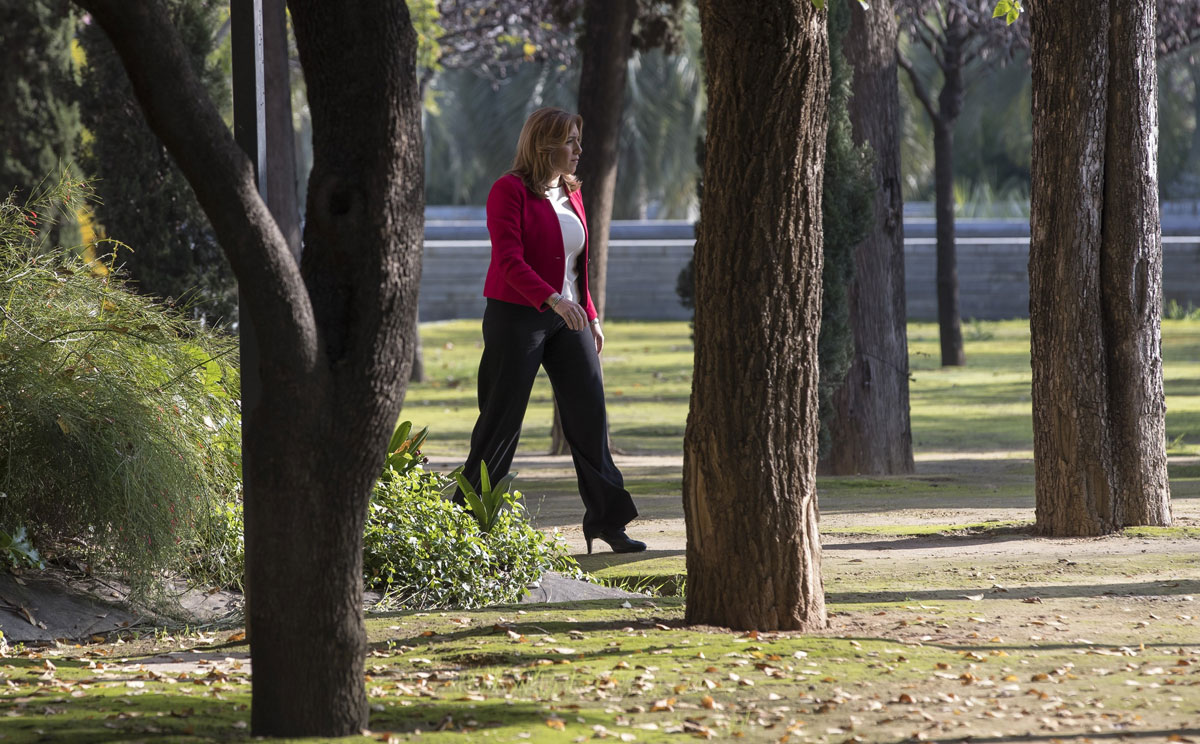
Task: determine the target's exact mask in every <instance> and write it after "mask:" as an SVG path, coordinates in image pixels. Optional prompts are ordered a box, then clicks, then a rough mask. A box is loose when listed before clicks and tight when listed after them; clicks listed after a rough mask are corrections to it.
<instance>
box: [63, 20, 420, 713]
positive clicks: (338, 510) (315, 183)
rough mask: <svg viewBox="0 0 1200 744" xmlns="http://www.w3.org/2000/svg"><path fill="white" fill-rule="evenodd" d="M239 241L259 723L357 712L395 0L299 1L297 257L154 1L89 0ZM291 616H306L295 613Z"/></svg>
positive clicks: (401, 281) (194, 180) (402, 221)
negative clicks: (253, 390) (305, 182)
mask: <svg viewBox="0 0 1200 744" xmlns="http://www.w3.org/2000/svg"><path fill="white" fill-rule="evenodd" d="M80 5H82V6H83V7H84V8H85V9H86V10H88V11H89V12H91V14H92V16H93V18H95V19H96V21H97V22H98V23H99V24H100V25H101V26H102V27H103V28H104V30H105V31H106V32H107V33H108V34H109V36H110V38H112V40H113V44H114V46H115V47H116V48H117V50H118V52H119V53H120V55H121V58H122V61H123V63H124V65H125V68H126V70H127V71H128V72H129V75H130V78H131V81H132V83H133V87H134V90H135V92H136V93H137V96H138V99H139V101H140V103H141V105H142V108H143V109H144V110H145V112H146V115H147V120H148V121H149V123H150V125H151V127H152V128H153V129H154V131H155V133H156V134H157V135H158V136H159V137H160V138H161V139H162V140H163V142H164V144H165V145H166V146H167V148H168V150H169V151H170V153H171V155H172V157H174V158H175V160H176V161H177V162H178V164H179V166H180V168H181V170H182V171H183V172H184V174H185V175H186V177H187V179H188V181H189V183H191V184H192V187H193V188H194V189H195V191H196V195H197V197H198V198H199V201H200V203H201V205H202V206H203V207H204V210H205V212H206V213H207V214H208V215H209V218H210V219H211V221H212V224H213V228H214V229H215V231H216V233H217V235H218V237H219V238H220V241H221V246H222V248H223V250H224V251H225V252H226V254H227V255H228V256H229V258H230V262H231V264H232V265H233V269H234V271H235V273H236V274H237V277H238V281H239V282H240V283H241V285H242V286H244V287H249V288H251V289H252V290H253V291H249V292H246V293H244V297H245V299H246V304H247V308H248V312H249V314H250V315H251V316H252V317H253V318H254V323H255V328H256V331H257V335H258V339H259V346H260V353H261V365H260V372H261V379H262V388H263V389H262V400H261V403H260V405H259V406H258V407H256V408H254V409H252V410H245V411H243V420H244V423H243V431H244V442H245V449H244V451H243V453H242V455H243V460H242V466H243V479H244V480H243V483H244V488H245V497H246V498H245V506H246V545H247V556H246V562H247V579H248V581H249V583H250V584H251V585H252V586H253V587H254V602H253V603H252V604H251V606H250V609H249V611H250V613H251V617H250V618H249V619H250V622H251V623H252V624H253V627H254V638H253V639H252V641H251V659H252V661H253V664H254V682H253V690H252V695H253V701H252V702H253V705H252V713H251V715H252V729H253V732H254V734H256V735H262V736H345V735H351V734H358V733H359V732H360V731H361V730H362V729H363V728H365V727H366V725H367V716H368V707H367V698H366V692H365V689H364V686H363V671H364V670H363V663H364V658H365V654H366V633H365V629H364V627H363V617H362V580H363V577H362V532H363V523H364V521H365V516H366V508H367V502H368V499H369V497H370V492H371V487H372V485H373V483H374V481H375V479H376V477H377V476H378V474H379V469H380V466H381V464H382V462H383V457H384V450H385V449H386V446H387V441H388V438H389V436H390V434H391V431H392V426H393V425H394V424H395V420H396V415H397V413H398V412H399V407H400V399H401V398H402V395H403V391H404V387H405V381H406V379H407V375H408V362H409V360H410V359H411V354H412V340H411V339H410V338H408V337H407V336H408V330H409V328H410V325H409V320H410V318H411V316H412V314H413V313H415V312H416V298H417V282H418V280H419V277H420V256H421V236H422V223H423V194H422V146H421V134H420V125H419V113H420V109H419V101H418V99H417V84H416V71H415V66H416V44H417V40H416V33H415V32H414V31H413V29H412V24H411V22H410V20H409V16H408V10H407V6H406V5H404V4H403V3H377V4H373V5H372V6H371V8H370V9H369V10H366V9H363V8H362V7H361V6H360V5H357V4H356V5H354V6H353V8H351V9H349V10H347V8H345V7H343V6H341V5H336V6H335V5H331V4H328V3H320V2H314V1H313V0H308V1H302V0H293V2H292V3H291V6H290V7H291V10H292V19H293V22H294V27H295V30H296V40H297V45H298V47H299V50H300V58H301V62H302V64H303V67H304V71H305V80H306V83H307V88H308V99H309V105H310V107H311V109H312V113H313V150H314V165H313V172H312V177H311V180H310V184H311V186H310V189H309V200H308V213H307V214H308V219H307V220H306V224H305V236H304V245H305V250H304V256H303V263H302V265H297V263H296V261H295V259H294V257H293V256H292V254H291V253H290V251H289V250H288V246H287V243H286V242H285V240H284V238H283V235H282V234H281V233H280V231H279V229H278V227H277V226H276V224H275V221H274V219H272V218H271V216H270V213H269V212H268V210H267V208H266V205H265V204H264V203H263V202H262V200H261V199H259V197H258V193H257V188H256V186H255V182H254V175H253V170H252V168H251V166H250V162H249V161H248V160H247V159H246V157H245V155H244V154H243V153H242V152H241V151H240V150H239V149H238V147H237V145H236V143H235V142H234V140H233V137H232V135H231V133H230V132H229V129H228V128H227V127H226V126H225V124H224V122H223V121H222V120H221V117H220V115H219V113H218V112H217V110H216V108H215V107H214V106H213V105H212V102H211V101H210V100H209V99H208V98H207V97H206V96H205V95H204V93H203V89H202V88H201V86H200V84H199V82H198V81H197V78H196V76H195V74H194V71H192V70H191V69H190V67H189V66H188V63H187V55H186V52H185V51H184V49H183V45H182V43H181V42H180V40H179V37H178V34H177V33H176V32H175V29H174V28H173V27H172V26H171V23H170V19H169V17H168V16H167V15H166V12H165V10H164V8H163V4H162V3H127V2H123V0H80ZM298 618H299V619H298Z"/></svg>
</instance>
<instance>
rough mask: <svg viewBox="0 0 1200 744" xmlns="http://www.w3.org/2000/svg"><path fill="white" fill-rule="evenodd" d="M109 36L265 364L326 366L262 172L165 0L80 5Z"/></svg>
mask: <svg viewBox="0 0 1200 744" xmlns="http://www.w3.org/2000/svg"><path fill="white" fill-rule="evenodd" d="M76 2H77V4H78V5H79V6H80V7H82V8H83V9H84V10H86V11H88V12H89V13H91V15H92V17H93V19H95V21H96V22H97V23H99V24H100V26H101V27H102V28H103V29H104V31H105V32H106V33H107V34H108V37H109V39H110V40H111V41H112V44H113V47H114V48H115V49H116V50H117V54H118V55H119V56H120V58H121V62H122V63H123V64H124V66H125V71H126V73H127V74H128V76H129V80H130V82H131V83H132V85H133V90H134V93H135V94H136V96H137V99H138V102H139V103H140V104H141V107H142V111H143V113H144V114H145V116H146V121H147V123H148V124H149V125H150V128H151V129H152V130H153V131H154V133H155V134H156V135H157V136H158V138H159V139H160V140H162V142H163V144H164V145H165V146H166V148H167V151H168V152H170V153H171V157H172V158H173V159H174V160H175V162H176V164H177V165H178V166H179V168H180V170H181V171H183V174H184V176H185V177H186V178H187V180H188V183H189V184H191V187H192V189H193V190H194V191H195V193H196V198H197V200H198V201H199V202H200V205H201V207H203V208H204V212H205V214H207V215H208V218H209V220H210V221H211V222H212V226H213V230H214V231H215V232H216V235H217V238H218V240H219V241H220V244H221V248H222V249H223V250H224V251H225V255H226V256H228V257H229V262H230V264H231V265H232V266H233V271H234V274H235V275H236V276H237V279H238V283H239V284H240V285H241V286H242V287H243V288H244V289H246V290H252V291H244V292H243V293H242V297H243V300H244V301H245V303H246V307H247V310H248V311H249V315H250V316H251V317H252V318H253V319H254V323H255V324H256V325H260V326H262V327H264V328H270V329H271V333H269V334H260V338H259V344H260V347H261V349H262V353H263V357H264V358H267V357H273V358H274V359H275V360H276V361H278V362H279V363H280V364H283V365H294V366H295V368H297V369H299V370H303V369H308V368H310V367H311V365H312V364H313V362H314V360H315V358H316V349H317V340H316V339H317V336H316V328H315V324H314V322H313V313H312V306H311V303H310V301H309V297H308V293H307V291H306V290H305V288H304V283H303V282H302V280H301V277H300V270H299V267H298V266H297V265H296V261H295V259H294V258H293V257H292V255H291V253H290V252H289V251H288V248H287V243H286V241H285V240H284V238H283V234H282V233H281V232H280V230H279V227H278V225H276V223H275V220H274V219H273V218H272V217H271V214H270V212H268V211H267V207H266V205H265V204H264V203H263V201H262V199H261V198H260V197H259V194H258V188H257V186H256V184H255V179H254V170H253V167H252V166H251V163H250V161H249V159H248V158H247V157H246V155H245V153H243V152H242V150H241V149H240V148H239V147H238V146H237V143H236V142H235V141H234V139H233V135H232V133H231V132H230V131H229V128H228V127H226V126H225V122H224V121H223V120H222V119H221V116H220V114H219V113H218V112H217V109H216V107H215V106H214V105H213V103H212V101H211V100H209V98H208V96H207V94H206V93H205V91H204V87H203V86H202V85H201V84H200V82H199V80H198V79H197V77H196V73H195V71H194V70H193V69H192V67H191V64H190V63H189V61H188V60H189V56H188V53H187V50H186V49H185V48H184V46H183V42H182V41H181V40H180V38H179V33H178V31H177V30H176V28H175V26H174V24H173V23H172V22H171V19H170V16H169V15H168V14H167V10H166V8H165V7H164V6H163V4H162V2H160V1H159V0H153V1H147V2H126V1H125V0H76Z"/></svg>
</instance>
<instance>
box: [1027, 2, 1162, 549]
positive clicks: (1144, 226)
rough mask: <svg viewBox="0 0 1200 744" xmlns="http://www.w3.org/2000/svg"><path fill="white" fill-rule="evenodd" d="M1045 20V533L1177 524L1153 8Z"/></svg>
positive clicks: (1039, 400)
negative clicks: (1165, 367)
mask: <svg viewBox="0 0 1200 744" xmlns="http://www.w3.org/2000/svg"><path fill="white" fill-rule="evenodd" d="M1031 23H1032V32H1033V50H1032V62H1033V125H1034V131H1033V183H1032V204H1031V217H1030V232H1031V237H1030V257H1029V278H1030V303H1029V304H1030V308H1029V309H1030V331H1031V340H1032V366H1033V422H1034V465H1035V472H1036V500H1037V508H1036V512H1037V527H1038V530H1039V531H1040V532H1042V533H1044V534H1050V535H1059V536H1065V535H1098V534H1104V533H1108V532H1113V531H1115V530H1118V529H1120V528H1122V527H1125V526H1129V525H1135V524H1152V525H1165V524H1169V523H1170V521H1171V505H1170V492H1169V487H1168V483H1167V465H1166V438H1165V425H1164V421H1165V403H1164V398H1163V378H1162V354H1161V339H1160V326H1159V322H1160V321H1159V318H1160V315H1161V312H1162V239H1161V229H1160V225H1159V215H1158V184H1157V163H1156V146H1155V145H1156V142H1155V140H1156V131H1157V119H1158V114H1157V104H1156V90H1155V88H1156V74H1155V60H1154V5H1153V4H1152V3H1147V2H1141V1H1138V0H1106V1H1102V2H1099V3H1096V2H1091V1H1089V0H1059V1H1058V2H1055V3H1049V4H1046V5H1045V6H1044V7H1043V6H1042V5H1039V6H1038V8H1037V10H1036V11H1035V12H1033V13H1032V14H1031Z"/></svg>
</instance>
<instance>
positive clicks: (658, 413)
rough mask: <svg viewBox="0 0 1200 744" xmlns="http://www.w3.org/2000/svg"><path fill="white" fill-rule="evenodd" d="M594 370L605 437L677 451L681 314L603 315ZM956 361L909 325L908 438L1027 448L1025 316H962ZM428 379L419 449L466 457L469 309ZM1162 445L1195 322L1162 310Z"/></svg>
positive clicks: (1186, 379) (541, 429) (474, 337)
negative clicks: (948, 362) (965, 319)
mask: <svg viewBox="0 0 1200 744" xmlns="http://www.w3.org/2000/svg"><path fill="white" fill-rule="evenodd" d="M605 331H606V334H607V336H608V339H607V346H606V347H605V352H604V355H603V358H604V374H605V389H606V392H607V398H608V415H609V420H610V425H609V428H610V430H611V432H612V439H613V444H614V445H615V446H616V447H618V448H620V449H621V450H624V451H626V452H629V453H660V454H680V453H682V452H683V430H684V426H685V424H686V421H687V407H688V397H689V395H690V393H691V382H692V345H691V343H690V338H689V333H690V331H689V329H688V325H687V324H686V323H675V322H660V323H641V322H625V321H611V322H609V323H606V324H605ZM964 336H965V347H966V357H967V366H965V367H959V368H942V367H941V366H940V356H939V353H938V332H937V325H936V324H933V323H911V324H910V325H909V329H908V338H909V369H910V373H911V375H912V381H911V385H910V392H909V395H910V397H911V407H912V429H913V444H914V449H915V450H916V452H917V454H918V455H919V456H923V457H935V456H936V455H937V453H942V452H949V453H964V452H978V453H988V454H989V456H991V457H1004V456H1012V457H1025V458H1028V457H1031V456H1032V455H1031V453H1032V450H1033V430H1032V422H1031V413H1030V411H1031V403H1030V397H1029V386H1030V369H1029V323H1028V321H1024V320H1012V321H1002V322H981V321H975V322H969V323H967V324H966V326H965V328H964ZM422 340H423V343H424V348H425V366H426V370H427V372H428V381H426V382H424V383H417V384H414V385H412V386H410V387H409V391H408V396H407V398H406V399H405V406H404V413H403V415H404V417H405V418H408V419H411V420H412V421H413V422H414V423H415V424H417V425H418V426H425V425H428V426H429V427H430V433H429V440H428V443H427V444H426V448H425V449H426V451H427V453H428V454H430V455H442V456H461V457H465V456H466V453H467V450H468V448H469V447H468V444H469V440H470V436H471V427H472V426H473V425H474V423H475V417H476V416H477V415H478V408H477V407H476V400H477V399H476V393H475V386H476V373H477V370H478V365H479V355H480V352H481V350H482V344H483V341H482V335H481V333H480V329H479V321H478V320H458V321H449V322H443V323H429V324H426V325H425V326H423V328H422ZM1163 358H1164V360H1165V367H1164V376H1165V383H1166V392H1167V439H1168V443H1169V444H1170V449H1169V454H1172V455H1182V454H1200V322H1197V321H1179V320H1167V321H1163ZM551 410H552V409H551V390H550V383H549V381H548V380H547V379H546V375H545V373H544V372H542V373H539V375H538V379H537V382H536V383H535V384H534V389H533V394H532V395H531V396H530V403H529V412H528V414H527V415H526V417H525V427H524V429H523V430H522V435H521V436H522V439H521V445H520V449H519V452H518V456H519V455H520V454H526V455H528V454H540V453H543V452H545V451H546V450H547V449H548V448H549V445H550V420H551Z"/></svg>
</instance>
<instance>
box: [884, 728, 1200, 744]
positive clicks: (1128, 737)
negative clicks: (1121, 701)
mask: <svg viewBox="0 0 1200 744" xmlns="http://www.w3.org/2000/svg"><path fill="white" fill-rule="evenodd" d="M1197 735H1200V729H1197V728H1188V729H1154V730H1149V731H1146V730H1143V731H1139V730H1136V729H1121V730H1119V731H1105V732H1102V733H1096V732H1092V731H1078V732H1075V733H1070V732H1066V733H1064V732H1061V731H1056V732H1047V733H1044V734H1008V735H1002V736H970V737H965V738H964V737H962V736H948V737H945V738H942V739H933V738H922V739H921V741H923V742H925V744H962V742H964V741H970V742H971V744H1003V743H1004V742H1010V741H1023V742H1029V741H1054V742H1062V743H1063V744H1068V743H1069V742H1089V741H1139V740H1147V739H1148V740H1151V741H1187V740H1188V739H1187V737H1190V736H1197ZM1176 737H1178V738H1176ZM912 741H913V739H912V738H911V737H908V738H903V739H896V740H894V744H904V743H906V742H912ZM881 744H890V743H888V742H881Z"/></svg>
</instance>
